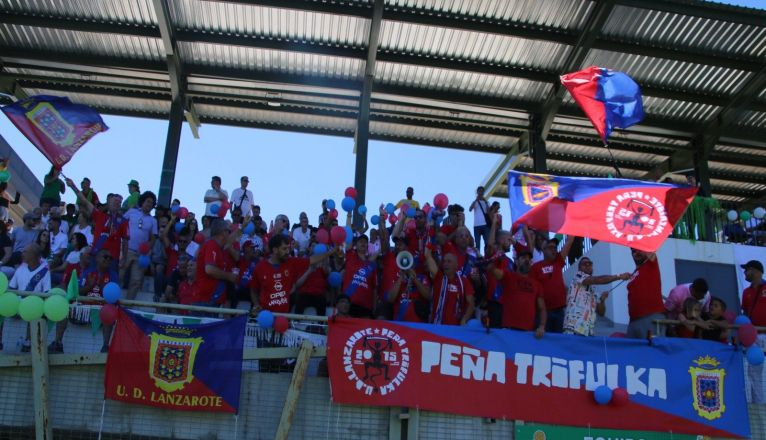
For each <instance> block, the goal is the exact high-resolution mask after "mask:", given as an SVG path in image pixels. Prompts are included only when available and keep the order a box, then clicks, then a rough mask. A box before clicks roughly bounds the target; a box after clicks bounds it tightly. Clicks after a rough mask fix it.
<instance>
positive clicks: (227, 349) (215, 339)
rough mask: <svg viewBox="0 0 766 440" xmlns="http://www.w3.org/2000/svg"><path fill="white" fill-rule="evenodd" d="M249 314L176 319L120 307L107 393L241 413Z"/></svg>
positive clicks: (154, 402)
mask: <svg viewBox="0 0 766 440" xmlns="http://www.w3.org/2000/svg"><path fill="white" fill-rule="evenodd" d="M246 324H247V316H246V315H242V316H238V317H235V318H231V319H227V320H222V321H218V322H211V323H205V324H175V323H166V322H159V321H154V320H150V319H147V318H144V317H143V316H140V315H139V314H137V313H134V312H131V311H129V310H125V309H123V308H120V310H119V314H118V317H117V326H116V328H115V333H114V336H113V337H112V343H111V345H110V346H109V355H108V357H107V363H106V375H105V377H104V397H105V398H107V399H112V400H119V401H122V402H126V403H134V404H139V405H150V406H156V407H160V408H166V409H174V410H184V411H211V412H229V413H237V411H238V409H239V393H240V382H241V379H242V348H243V343H244V335H245V325H246Z"/></svg>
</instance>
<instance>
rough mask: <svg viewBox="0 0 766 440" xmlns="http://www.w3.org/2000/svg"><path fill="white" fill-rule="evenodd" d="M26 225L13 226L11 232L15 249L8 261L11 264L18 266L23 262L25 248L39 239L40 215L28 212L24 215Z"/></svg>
mask: <svg viewBox="0 0 766 440" xmlns="http://www.w3.org/2000/svg"><path fill="white" fill-rule="evenodd" d="M22 220H23V221H24V226H23V227H21V228H13V232H12V233H11V240H12V241H13V251H12V253H11V259H10V261H9V262H8V264H9V265H10V266H18V265H19V264H20V263H21V254H22V252H23V251H24V249H26V248H27V246H29V245H30V244H32V243H34V242H35V239H37V234H38V230H37V224H38V223H40V216H38V215H36V214H34V213H32V212H27V213H26V214H24V216H23V217H22Z"/></svg>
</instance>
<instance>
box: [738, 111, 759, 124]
mask: <svg viewBox="0 0 766 440" xmlns="http://www.w3.org/2000/svg"><path fill="white" fill-rule="evenodd" d="M736 124H737V126H740V127H752V128H763V127H766V112H754V111H749V110H748V111H744V112H742V115H741V116H740V117H739V119H738V120H737V122H736Z"/></svg>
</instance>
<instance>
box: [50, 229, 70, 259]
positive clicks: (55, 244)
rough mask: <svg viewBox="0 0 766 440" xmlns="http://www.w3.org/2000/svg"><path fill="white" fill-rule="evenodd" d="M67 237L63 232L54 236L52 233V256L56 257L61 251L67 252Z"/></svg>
mask: <svg viewBox="0 0 766 440" xmlns="http://www.w3.org/2000/svg"><path fill="white" fill-rule="evenodd" d="M67 242H68V240H67V236H66V233H65V232H63V231H59V233H58V234H56V235H53V232H51V254H52V255H56V254H58V253H59V252H61V250H62V249H63V250H66V246H67Z"/></svg>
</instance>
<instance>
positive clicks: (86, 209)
mask: <svg viewBox="0 0 766 440" xmlns="http://www.w3.org/2000/svg"><path fill="white" fill-rule="evenodd" d="M248 184H249V179H248V178H247V177H246V176H245V177H242V179H241V181H240V187H238V188H236V189H235V190H233V191H232V192H231V196H229V194H228V192H227V191H225V190H223V189H222V188H221V179H220V178H219V177H217V176H214V177H213V178H212V180H211V188H210V189H209V190H207V192H206V193H205V194H204V198H203V199H204V202H205V212H204V215H202V216H201V217H200V218H199V223H198V220H197V216H196V215H195V214H194V213H191V212H188V210H186V208H183V207H181V203H180V201H178V200H174V201H173V202H172V204H171V206H170V207H163V206H157V205H156V201H157V197H156V196H155V195H154V194H153V193H152V192H149V191H145V192H141V190H140V187H139V183H138V182H137V181H136V180H131V181H130V182H129V183H128V193H129V195H128V197H127V198H125V199H124V200H123V197H122V196H121V195H119V194H109V195H107V196H106V197H105V198H103V199H101V198H100V197H99V195H98V194H97V193H96V192H95V190H94V189H93V188H92V187H91V182H90V180H88V179H87V178H83V179H82V181H81V183H80V185H79V186H78V185H76V184H75V182H73V181H72V180H71V179H69V178H66V179H64V178H62V176H61V175H60V171H59V170H56V169H55V168H52V169H51V171H50V172H49V173H48V175H46V176H45V180H44V189H43V193H42V196H41V200H40V207H39V208H36V209H35V210H33V211H32V212H28V213H26V214H24V216H23V225H21V226H17V227H15V228H13V230H12V232H9V231H8V228H7V222H6V221H2V222H0V266H2V271H3V272H4V273H5V274H6V275H7V276H8V278H9V279H10V280H11V281H10V287H11V288H14V289H19V290H25V291H36V292H44V291H47V290H49V289H50V288H51V286H54V287H55V286H61V287H64V288H66V286H67V285H68V284H69V282H70V279H71V278H72V277H73V276H75V275H74V274H76V277H77V284H78V286H79V293H80V295H81V296H101V292H102V291H103V288H104V286H105V285H106V284H107V283H109V282H118V283H120V284H121V285H122V286H123V287H125V288H126V291H125V292H126V293H125V297H126V298H128V299H134V298H135V297H136V294H137V293H138V292H139V290H140V289H141V288H142V286H143V282H144V278H145V276H147V275H150V276H152V277H153V280H154V300H155V301H156V302H163V303H181V304H188V305H197V306H208V307H221V306H224V307H237V306H238V305H239V304H240V303H243V304H244V303H245V302H248V303H249V304H250V309H251V313H252V315H253V316H255V315H257V313H258V312H259V311H260V310H264V309H266V310H271V311H273V312H293V313H298V314H303V313H307V312H309V311H312V310H313V313H316V314H319V315H325V314H326V313H327V311H328V310H330V307H332V308H333V310H334V311H333V312H332V313H334V314H335V315H337V316H350V317H364V318H375V319H387V320H396V321H411V322H431V323H436V324H443V325H466V324H468V325H478V326H486V327H495V328H510V329H517V330H525V331H533V332H534V333H535V335H536V336H537V337H542V336H543V335H544V334H545V333H546V332H556V333H568V334H574V335H582V336H591V335H593V334H594V328H595V322H596V317H597V315H603V314H604V312H605V300H606V298H607V297H608V295H609V292H610V291H611V290H607V291H605V292H601V293H597V292H596V290H595V286H596V285H610V284H612V285H613V286H614V284H613V283H617V282H619V283H627V291H628V309H629V310H628V312H629V316H630V323H629V326H628V329H627V332H626V336H627V337H630V338H645V337H647V336H648V335H649V334H650V333H651V332H653V331H654V329H655V324H654V321H655V320H656V319H662V318H666V317H668V318H671V319H678V320H679V321H680V324H678V325H677V326H676V327H672V328H669V329H668V332H669V333H670V334H673V335H675V336H679V337H695V338H704V339H710V340H718V341H726V340H727V338H728V337H729V325H730V323H729V321H727V319H726V313H725V312H726V304H725V303H724V301H722V300H721V299H720V298H717V297H715V296H713V295H711V293H710V292H708V286H707V283H706V281H705V280H704V279H697V280H695V281H694V282H693V283H690V284H683V285H680V286H676V287H675V288H673V289H672V290H671V292H670V295H669V296H668V298H667V299H664V298H663V294H662V287H661V284H660V267H659V264H658V261H657V258H656V256H655V255H654V254H652V253H647V252H643V251H641V250H638V249H632V257H633V260H634V262H635V265H636V267H635V270H634V271H633V272H632V273H621V274H614V275H610V274H607V275H599V274H597V272H596V271H594V267H593V262H592V261H591V260H590V259H589V258H588V257H582V258H580V259H579V260H578V261H576V262H575V263H574V264H576V265H577V271H576V273H575V275H574V277H573V279H572V281H571V283H569V285H567V284H565V282H564V277H563V271H564V267H565V266H566V261H565V260H566V259H567V257H568V256H569V254H570V249H571V247H572V245H573V243H574V242H575V237H571V236H570V237H566V239H563V238H561V237H558V236H557V237H551V235H552V234H549V233H548V232H546V231H533V230H531V229H528V228H526V227H524V226H522V227H521V228H519V229H518V230H516V231H513V232H512V231H509V230H508V229H504V228H503V225H502V216H501V215H500V214H499V212H498V210H499V204H497V203H496V202H495V203H489V202H488V201H487V200H486V199H485V198H484V189H483V188H481V187H479V188H478V189H477V192H476V198H475V199H474V200H472V201H471V202H470V204H468V206H469V208H468V210H469V212H472V213H473V214H474V222H473V225H474V231H473V232H474V233H473V234H471V231H469V230H468V228H467V227H466V226H465V223H466V222H465V215H466V213H465V208H463V207H462V206H461V205H459V204H452V205H448V206H438V207H432V206H430V204H424V205H421V204H420V203H419V202H418V201H417V200H415V199H414V198H413V197H414V190H413V188H411V187H410V188H407V190H406V193H405V194H406V197H405V198H404V199H402V200H400V201H399V202H398V203H397V204H396V205H395V206H393V205H392V206H384V205H380V207H379V208H378V209H377V211H378V212H376V213H375V215H374V216H371V217H370V219H368V218H367V214H366V212H365V213H358V211H357V218H356V219H354V217H353V215H352V211H354V209H353V208H352V209H349V210H348V212H347V214H346V218H345V219H343V218H342V217H340V218H339V216H338V211H337V210H336V209H335V208H334V206H332V205H333V203H332V202H330V201H328V200H325V201H322V204H321V208H318V211H319V213H318V214H319V216H318V223H317V225H316V226H313V225H311V223H310V221H309V215H308V214H307V213H306V212H301V213H300V215H299V216H298V219H299V220H298V223H296V224H291V222H290V220H289V218H288V217H287V216H286V215H284V214H279V215H277V216H275V217H274V220H273V221H270V222H268V223H267V221H266V220H265V219H264V218H263V217H262V215H261V208H260V207H259V206H258V205H256V204H255V199H254V197H253V193H252V192H251V191H250V190H248V189H247V187H248ZM67 187H69V188H70V189H71V190H72V191H73V192H74V193H75V194H76V196H77V202H76V204H68V205H64V204H62V203H61V194H63V193H64V192H65V191H66V188H67ZM344 208H345V207H344ZM6 214H7V213H6ZM4 220H7V218H5V219H4ZM562 240H563V242H562ZM482 245H483V248H482V249H480V247H482ZM405 251H406V252H409V255H410V256H411V260H412V265H411V267H408V265H407V264H405V262H403V261H402V260H401V259H400V258H397V257H401V256H408V254H405V253H404V252H405ZM511 256H512V257H511ZM743 269H744V270H745V272H746V277H747V279H748V282H750V283H751V286H750V287H748V289H747V290H746V291H745V293H744V298H743V312H744V313H745V314H746V315H748V316H750V318H751V320H752V321H753V323H754V324H755V325H766V301H761V302H759V299H760V297H761V296H764V295H766V287H764V283H763V281H762V276H763V266H762V265H761V263H760V262H758V261H751V262H749V263H748V264H747V265H744V266H743ZM613 288H614V287H613ZM65 328H66V326H65V325H61V326H59V329H58V331H57V336H56V340H55V341H54V342H53V343H52V344H51V350H53V351H62V350H63V343H62V338H63V334H64V330H65ZM107 331H108V329H107ZM104 341H105V344H104V349H106V341H108V333H105V339H104Z"/></svg>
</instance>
